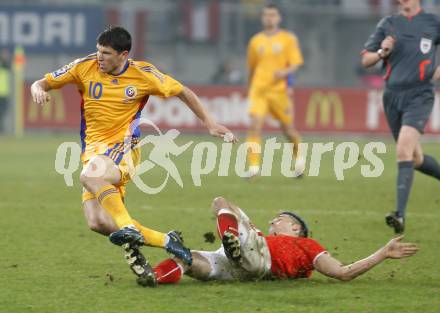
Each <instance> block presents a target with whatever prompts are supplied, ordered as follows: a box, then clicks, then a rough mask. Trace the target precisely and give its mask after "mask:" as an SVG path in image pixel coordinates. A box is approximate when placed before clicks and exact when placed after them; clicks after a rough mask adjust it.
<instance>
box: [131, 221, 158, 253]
mask: <svg viewBox="0 0 440 313" xmlns="http://www.w3.org/2000/svg"><path fill="white" fill-rule="evenodd" d="M132 221H133V224H134V226H136V228H137V229H139V230H140V232H141V233H142V236H144V239H145V245H148V246H152V247H160V248H163V247H165V239H166V234H164V233H161V232H158V231H155V230H153V229H150V228H147V227H145V226H142V224H141V223H139V222H138V221H136V220H132Z"/></svg>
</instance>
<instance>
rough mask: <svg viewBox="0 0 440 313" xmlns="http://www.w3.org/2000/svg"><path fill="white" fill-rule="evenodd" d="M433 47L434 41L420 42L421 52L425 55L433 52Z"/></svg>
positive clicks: (423, 39)
mask: <svg viewBox="0 0 440 313" xmlns="http://www.w3.org/2000/svg"><path fill="white" fill-rule="evenodd" d="M431 47H432V39H428V38H422V39H421V40H420V51H422V53H423V54H427V53H428V52H429V51H431Z"/></svg>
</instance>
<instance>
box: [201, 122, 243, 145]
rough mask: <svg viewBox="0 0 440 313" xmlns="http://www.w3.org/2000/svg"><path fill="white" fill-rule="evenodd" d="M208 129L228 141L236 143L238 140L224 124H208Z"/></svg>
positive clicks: (213, 134) (212, 133)
mask: <svg viewBox="0 0 440 313" xmlns="http://www.w3.org/2000/svg"><path fill="white" fill-rule="evenodd" d="M208 130H209V133H210V134H211V135H212V136H215V137H220V138H223V139H224V140H225V141H226V142H232V143H236V142H237V141H238V139H237V137H235V135H234V134H233V133H232V132H231V131H230V130H229V129H227V128H226V127H224V126H223V125H220V124H217V123H214V124H212V125H210V126H208Z"/></svg>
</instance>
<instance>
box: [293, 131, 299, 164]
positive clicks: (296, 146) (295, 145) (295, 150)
mask: <svg viewBox="0 0 440 313" xmlns="http://www.w3.org/2000/svg"><path fill="white" fill-rule="evenodd" d="M292 141H293V142H292V143H293V156H294V157H295V159H296V158H297V157H298V153H299V144H300V143H301V137H299V136H298V137H293V140H292ZM300 155H301V154H300Z"/></svg>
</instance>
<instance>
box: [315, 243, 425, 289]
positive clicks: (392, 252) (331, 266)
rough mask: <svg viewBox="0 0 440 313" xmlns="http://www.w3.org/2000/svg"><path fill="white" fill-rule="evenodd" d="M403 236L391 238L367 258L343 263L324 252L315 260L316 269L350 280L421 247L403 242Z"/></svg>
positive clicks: (412, 252) (330, 275)
mask: <svg viewBox="0 0 440 313" xmlns="http://www.w3.org/2000/svg"><path fill="white" fill-rule="evenodd" d="M402 239H403V236H400V237H397V238H393V239H391V240H390V241H389V242H388V243H387V244H386V245H385V246H384V247H382V248H380V249H379V250H377V251H376V252H375V253H373V254H372V255H370V256H368V257H366V258H365V259H362V260H359V261H357V262H354V263H352V264H350V265H343V264H342V263H341V262H339V261H338V260H336V259H335V258H333V257H332V256H331V255H329V254H322V255H321V256H319V257H318V259H317V260H316V262H315V269H316V270H317V271H318V272H320V273H321V274H323V275H326V276H329V277H333V278H336V279H339V280H343V281H350V280H352V279H354V278H356V277H357V276H359V275H362V274H363V273H365V272H367V271H369V270H370V269H372V268H373V267H374V266H376V265H377V264H379V263H381V262H383V261H384V260H386V259H401V258H405V257H409V256H412V255H414V254H415V253H416V252H417V251H418V250H419V248H418V247H417V245H416V244H413V243H403V242H401V240H402Z"/></svg>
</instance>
